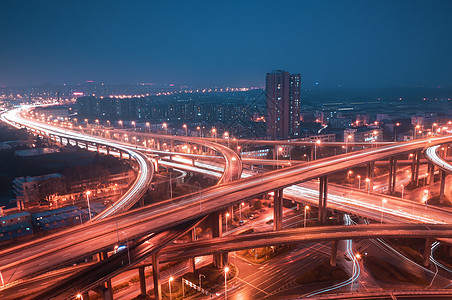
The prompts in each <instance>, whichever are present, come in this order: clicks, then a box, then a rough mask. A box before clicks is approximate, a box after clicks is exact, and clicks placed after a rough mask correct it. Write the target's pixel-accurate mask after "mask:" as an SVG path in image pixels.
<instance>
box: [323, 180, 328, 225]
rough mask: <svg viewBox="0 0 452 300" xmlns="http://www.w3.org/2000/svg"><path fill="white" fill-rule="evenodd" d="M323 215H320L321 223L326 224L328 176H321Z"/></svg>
mask: <svg viewBox="0 0 452 300" xmlns="http://www.w3.org/2000/svg"><path fill="white" fill-rule="evenodd" d="M323 178H324V179H323V181H324V182H323V205H322V207H323V215H322V223H325V222H326V215H327V209H326V207H327V202H328V176H323Z"/></svg>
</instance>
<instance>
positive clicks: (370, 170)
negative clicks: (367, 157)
mask: <svg viewBox="0 0 452 300" xmlns="http://www.w3.org/2000/svg"><path fill="white" fill-rule="evenodd" d="M374 174H375V161H372V162H370V163H368V164H367V178H369V187H368V189H369V192H373V191H374Z"/></svg>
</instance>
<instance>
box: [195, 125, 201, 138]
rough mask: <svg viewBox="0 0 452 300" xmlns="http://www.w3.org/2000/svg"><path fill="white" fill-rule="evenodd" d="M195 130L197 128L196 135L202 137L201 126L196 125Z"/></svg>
mask: <svg viewBox="0 0 452 300" xmlns="http://www.w3.org/2000/svg"><path fill="white" fill-rule="evenodd" d="M196 130H198V137H202V131H201V126H197V127H196Z"/></svg>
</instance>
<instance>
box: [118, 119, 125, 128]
mask: <svg viewBox="0 0 452 300" xmlns="http://www.w3.org/2000/svg"><path fill="white" fill-rule="evenodd" d="M118 123H119V125H121V129H122V128H123V125H124V124H123V122H122V121H121V120H119V121H118Z"/></svg>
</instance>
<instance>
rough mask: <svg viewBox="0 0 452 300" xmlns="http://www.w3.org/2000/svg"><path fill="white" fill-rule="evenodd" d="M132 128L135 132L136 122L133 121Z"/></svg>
mask: <svg viewBox="0 0 452 300" xmlns="http://www.w3.org/2000/svg"><path fill="white" fill-rule="evenodd" d="M132 126H133V130H134V131H135V129H136V127H135V121H132Z"/></svg>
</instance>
